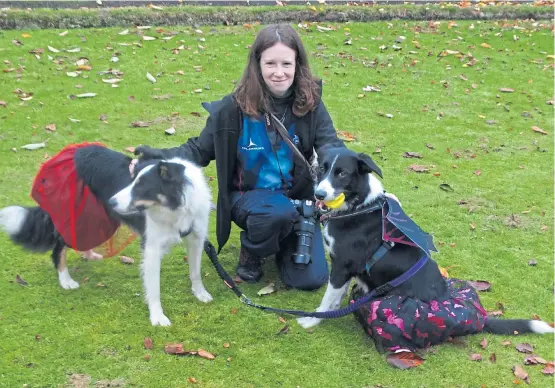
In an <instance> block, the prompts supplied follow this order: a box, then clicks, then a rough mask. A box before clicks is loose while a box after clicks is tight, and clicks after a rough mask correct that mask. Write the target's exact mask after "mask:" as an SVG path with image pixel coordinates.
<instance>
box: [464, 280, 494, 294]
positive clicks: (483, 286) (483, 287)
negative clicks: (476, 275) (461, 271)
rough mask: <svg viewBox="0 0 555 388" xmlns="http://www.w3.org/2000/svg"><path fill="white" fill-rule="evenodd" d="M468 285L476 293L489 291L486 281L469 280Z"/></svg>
mask: <svg viewBox="0 0 555 388" xmlns="http://www.w3.org/2000/svg"><path fill="white" fill-rule="evenodd" d="M468 283H469V284H470V285H471V286H472V287H474V289H476V291H489V289H490V288H491V283H490V282H488V281H486V280H469V281H468Z"/></svg>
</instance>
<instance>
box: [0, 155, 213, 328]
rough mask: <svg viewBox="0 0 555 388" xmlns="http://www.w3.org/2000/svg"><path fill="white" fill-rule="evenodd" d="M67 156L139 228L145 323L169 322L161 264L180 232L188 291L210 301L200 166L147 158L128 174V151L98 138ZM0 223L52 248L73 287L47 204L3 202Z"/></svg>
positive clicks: (62, 276)
mask: <svg viewBox="0 0 555 388" xmlns="http://www.w3.org/2000/svg"><path fill="white" fill-rule="evenodd" d="M74 160H75V165H76V169H77V172H78V174H79V176H80V178H81V179H82V180H83V181H84V182H85V184H86V185H87V186H88V188H89V189H90V191H91V192H92V193H93V195H94V196H95V197H96V199H97V200H98V201H99V202H100V203H101V204H102V205H103V206H104V208H105V209H106V211H107V213H108V214H109V215H110V217H112V218H113V219H115V220H117V221H119V222H121V223H123V224H126V225H127V226H129V227H130V228H131V229H132V230H133V231H134V232H135V233H137V234H138V235H139V236H141V248H142V253H143V258H142V262H141V273H142V278H143V285H144V289H145V297H146V302H147V304H148V308H149V312H150V321H151V323H152V325H154V326H156V325H160V326H169V325H170V324H171V322H170V320H169V319H168V318H167V317H166V316H165V315H164V312H163V310H162V305H161V302H160V265H161V261H162V258H163V257H164V256H165V255H166V253H168V251H169V250H170V248H171V247H172V246H173V245H175V244H177V243H179V242H181V241H182V239H183V238H185V239H186V241H187V250H188V263H189V266H190V279H191V283H192V291H193V294H194V295H195V296H196V298H197V299H198V300H200V301H201V302H209V301H211V300H212V296H211V295H210V294H209V293H208V292H207V291H206V289H205V288H204V285H203V283H202V276H201V257H202V249H203V245H204V241H205V239H206V236H207V233H208V222H209V215H210V203H211V202H210V201H211V194H210V189H209V187H208V184H207V182H206V179H205V177H204V175H203V173H202V170H201V169H200V168H199V167H198V166H196V165H194V164H193V163H191V162H189V161H186V160H182V159H171V160H151V161H148V162H144V163H140V164H139V165H137V166H136V167H135V173H136V174H135V175H136V176H135V178H134V179H133V178H132V177H131V176H130V174H129V163H130V162H131V158H130V157H128V156H126V155H124V154H122V153H119V152H115V151H113V150H110V149H108V148H105V147H102V146H98V145H88V146H86V147H83V148H80V149H79V150H77V151H76V153H75V157H74ZM68 211H69V209H68ZM0 226H1V227H2V228H3V229H4V231H5V232H6V233H7V234H8V235H9V236H10V238H11V240H12V241H13V242H14V243H16V244H18V245H21V246H23V247H24V248H25V249H28V250H31V251H36V252H46V251H48V250H52V261H53V262H54V266H55V268H56V269H57V270H58V279H59V282H60V285H61V286H62V287H63V288H65V289H74V288H78V287H79V284H78V283H77V282H76V281H74V280H73V279H72V278H71V276H70V274H69V272H68V269H67V264H66V249H67V247H69V246H71V245H70V244H69V243H68V242H66V241H64V238H62V236H61V235H60V233H59V231H58V230H57V229H56V227H55V225H54V223H53V221H52V218H51V217H50V215H49V214H48V213H47V212H45V211H44V210H43V209H41V208H40V207H22V206H9V207H6V208H4V209H2V210H0ZM86 232H87V233H97V232H98V231H95V230H87V231H86Z"/></svg>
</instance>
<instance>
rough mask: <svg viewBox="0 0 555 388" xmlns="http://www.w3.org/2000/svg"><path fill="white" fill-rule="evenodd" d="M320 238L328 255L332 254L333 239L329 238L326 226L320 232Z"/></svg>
mask: <svg viewBox="0 0 555 388" xmlns="http://www.w3.org/2000/svg"><path fill="white" fill-rule="evenodd" d="M322 236H323V237H324V247H325V248H326V250H327V251H328V252H329V253H333V246H334V245H335V239H334V238H333V237H332V236H330V234H329V229H328V225H326V226H324V230H323V231H322Z"/></svg>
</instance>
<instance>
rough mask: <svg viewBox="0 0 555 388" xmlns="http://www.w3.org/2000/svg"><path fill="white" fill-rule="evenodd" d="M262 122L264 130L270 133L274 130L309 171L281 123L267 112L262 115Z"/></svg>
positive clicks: (307, 165) (302, 156)
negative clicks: (263, 122) (264, 123)
mask: <svg viewBox="0 0 555 388" xmlns="http://www.w3.org/2000/svg"><path fill="white" fill-rule="evenodd" d="M264 120H265V122H266V129H267V130H270V131H271V130H272V129H275V131H276V132H277V133H279V135H280V136H281V138H282V139H283V140H284V141H285V143H286V144H287V146H288V147H289V148H291V150H292V151H293V154H295V155H296V156H297V157H298V158H300V159H301V160H302V161H303V163H304V164H306V167H307V168H308V169H309V170H310V164H308V161H307V160H306V158H305V157H304V155H303V153H302V152H301V151H300V150H299V149H298V148H297V146H296V145H295V143H293V140H292V139H291V136H289V132H287V129H286V128H285V126H284V125H283V123H282V122H281V121H280V120H279V119H278V118H277V117H276V116H275V115H274V114H273V113H271V114H268V113H267V112H266V113H264Z"/></svg>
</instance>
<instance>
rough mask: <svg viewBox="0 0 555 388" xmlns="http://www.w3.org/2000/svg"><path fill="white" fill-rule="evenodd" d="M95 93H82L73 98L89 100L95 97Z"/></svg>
mask: <svg viewBox="0 0 555 388" xmlns="http://www.w3.org/2000/svg"><path fill="white" fill-rule="evenodd" d="M95 96H96V93H83V94H78V95H76V96H75V97H77V98H91V97H95Z"/></svg>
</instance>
